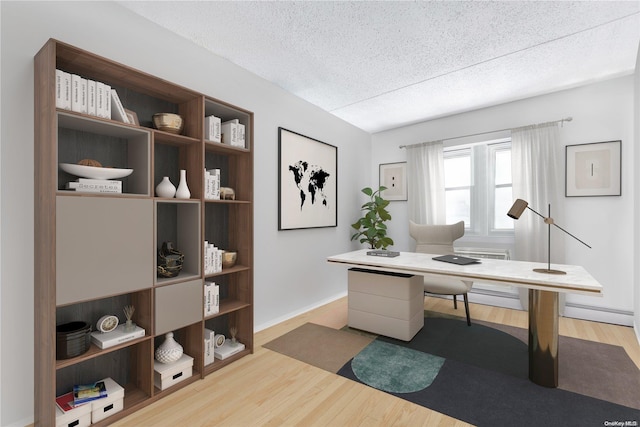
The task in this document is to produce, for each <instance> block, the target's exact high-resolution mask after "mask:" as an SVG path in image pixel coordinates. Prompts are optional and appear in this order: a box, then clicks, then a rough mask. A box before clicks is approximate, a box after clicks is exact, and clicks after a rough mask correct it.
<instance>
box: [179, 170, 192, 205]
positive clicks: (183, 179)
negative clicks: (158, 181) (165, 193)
mask: <svg viewBox="0 0 640 427" xmlns="http://www.w3.org/2000/svg"><path fill="white" fill-rule="evenodd" d="M190 197H191V192H190V191H189V187H188V186H187V171H186V170H185V169H180V183H179V184H178V189H177V190H176V199H188V198H190Z"/></svg>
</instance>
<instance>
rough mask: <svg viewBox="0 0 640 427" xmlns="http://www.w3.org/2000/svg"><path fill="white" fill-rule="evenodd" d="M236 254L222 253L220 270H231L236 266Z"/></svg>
mask: <svg viewBox="0 0 640 427" xmlns="http://www.w3.org/2000/svg"><path fill="white" fill-rule="evenodd" d="M237 259H238V252H232V251H222V268H231V267H233V266H234V265H236V260H237Z"/></svg>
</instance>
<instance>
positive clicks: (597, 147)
mask: <svg viewBox="0 0 640 427" xmlns="http://www.w3.org/2000/svg"><path fill="white" fill-rule="evenodd" d="M565 154H566V156H565V162H566V168H565V171H566V175H565V196H566V197H596V196H620V195H621V194H622V191H621V187H622V185H621V181H622V175H621V160H622V141H621V140H617V141H605V142H593V143H587V144H576V145H567V146H566V147H565Z"/></svg>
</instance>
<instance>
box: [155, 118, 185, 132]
mask: <svg viewBox="0 0 640 427" xmlns="http://www.w3.org/2000/svg"><path fill="white" fill-rule="evenodd" d="M153 125H154V126H155V127H156V129H158V130H161V131H164V132H169V133H175V134H180V133H182V127H183V126H184V120H182V117H180V116H179V115H177V114H174V113H156V114H154V115H153Z"/></svg>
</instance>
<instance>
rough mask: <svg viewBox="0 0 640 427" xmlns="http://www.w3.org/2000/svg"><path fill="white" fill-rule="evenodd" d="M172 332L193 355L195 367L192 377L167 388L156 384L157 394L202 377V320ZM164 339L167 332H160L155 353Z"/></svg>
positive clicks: (155, 390)
mask: <svg viewBox="0 0 640 427" xmlns="http://www.w3.org/2000/svg"><path fill="white" fill-rule="evenodd" d="M200 309H202V307H200ZM170 332H173V339H174V340H176V341H177V342H178V343H179V344H180V345H181V346H182V349H183V352H184V354H187V355H189V356H191V357H193V368H192V372H191V377H190V378H188V379H185V380H183V381H180V382H179V383H177V384H174V385H173V386H171V387H169V388H167V389H165V390H160V389H159V388H158V387H155V386H154V394H156V395H157V394H163V393H168V392H171V391H173V390H176V389H177V388H181V387H184V386H185V385H187V384H190V383H191V382H192V381H194V380H196V379H198V378H201V377H202V371H201V366H202V363H203V350H204V342H203V340H202V336H203V335H202V333H203V332H202V322H201V321H198V322H195V323H192V324H190V325H186V326H184V327H180V328H176V329H174V330H172V331H170ZM164 340H165V333H162V334H158V335H157V336H156V337H155V339H154V346H153V348H154V354H155V350H156V349H157V348H158V347H159V346H160V345H161V344H162V343H163V342H164Z"/></svg>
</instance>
